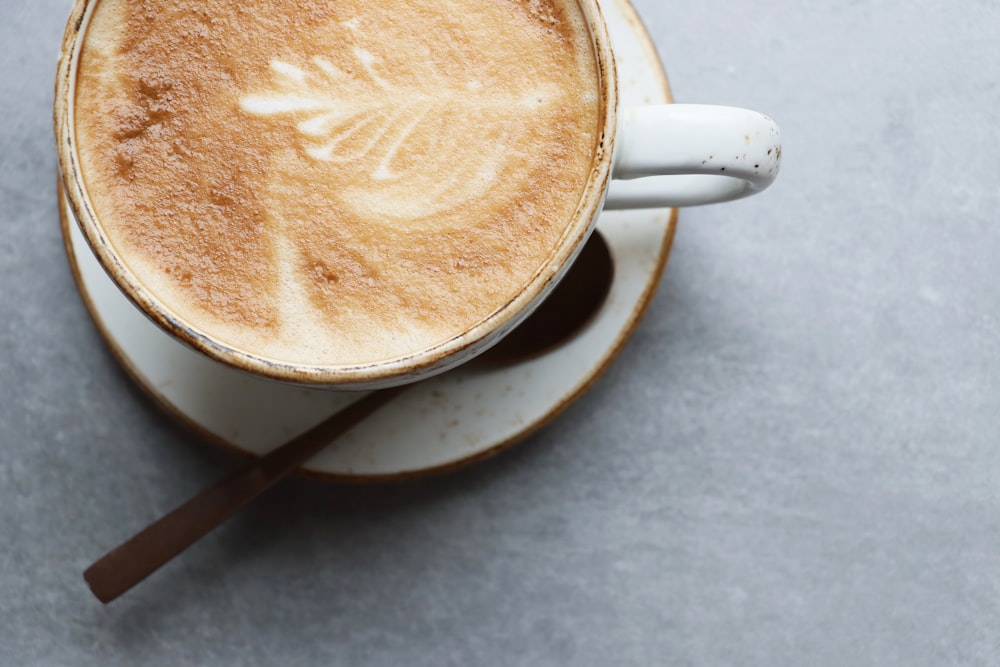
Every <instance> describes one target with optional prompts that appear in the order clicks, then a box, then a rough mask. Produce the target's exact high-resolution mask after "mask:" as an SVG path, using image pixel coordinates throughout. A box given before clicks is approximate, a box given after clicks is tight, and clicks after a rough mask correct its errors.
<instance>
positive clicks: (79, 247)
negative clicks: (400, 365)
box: [59, 0, 677, 480]
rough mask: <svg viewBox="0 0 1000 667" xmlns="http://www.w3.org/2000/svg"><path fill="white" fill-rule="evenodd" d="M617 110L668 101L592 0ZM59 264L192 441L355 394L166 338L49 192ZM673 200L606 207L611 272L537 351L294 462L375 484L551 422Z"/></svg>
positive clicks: (426, 393) (438, 380)
mask: <svg viewBox="0 0 1000 667" xmlns="http://www.w3.org/2000/svg"><path fill="white" fill-rule="evenodd" d="M601 7H602V9H603V11H604V15H605V19H606V20H607V23H608V27H609V29H610V31H611V35H612V40H613V41H614V46H615V54H616V59H617V65H618V71H619V87H620V90H619V92H620V95H621V99H622V103H623V105H625V106H630V105H639V104H657V103H664V102H670V101H671V98H670V90H669V87H668V83H667V79H666V74H665V73H664V71H663V67H662V65H661V63H660V59H659V57H658V56H657V53H656V50H655V47H654V46H653V43H652V41H651V40H650V38H649V35H648V33H647V32H646V29H645V27H644V26H643V24H642V22H641V20H640V19H639V17H638V15H637V14H636V12H635V10H634V9H633V8H632V6H631V5H630V4H629V3H628V2H627V0H602V2H601ZM59 199H60V217H61V220H62V230H63V237H64V239H65V243H66V251H67V255H68V258H69V263H70V265H71V268H72V269H73V273H74V277H75V278H76V282H77V284H78V286H79V288H80V293H81V295H82V296H83V300H84V302H85V303H86V306H87V308H88V309H89V311H90V313H91V315H92V317H93V319H94V322H95V323H96V325H97V327H98V329H99V330H100V332H101V334H102V336H103V337H104V338H105V340H106V341H107V344H108V345H109V347H110V348H111V350H112V352H113V353H114V355H115V356H116V357H117V358H118V360H119V361H120V362H121V364H122V365H123V366H124V368H125V369H126V371H127V372H128V373H129V375H130V376H131V377H132V378H133V379H134V380H135V381H136V382H137V383H138V384H139V385H140V386H141V387H142V388H143V389H144V390H145V391H146V392H147V393H148V394H149V395H150V396H151V397H152V398H153V399H154V400H155V401H156V402H157V403H158V404H159V405H160V406H162V407H163V409H165V410H166V411H167V412H169V413H170V414H172V415H173V416H174V417H176V418H177V419H179V420H180V421H181V422H183V423H184V424H186V425H187V426H189V427H190V428H192V429H193V430H194V431H196V432H197V433H199V434H200V435H202V436H203V437H204V438H205V439H206V440H208V441H210V442H214V443H218V444H221V445H223V446H226V447H229V448H231V449H233V450H236V451H239V452H242V453H244V454H248V455H259V454H262V453H264V452H267V451H269V450H271V449H274V448H275V447H277V446H278V445H280V444H282V443H284V442H286V441H288V440H289V439H291V438H292V437H294V436H296V435H298V434H299V433H301V432H303V431H305V430H307V429H308V428H310V427H312V426H313V425H315V424H316V423H318V422H320V421H322V420H323V419H325V418H326V417H328V416H329V415H330V414H332V413H333V412H335V411H337V410H340V409H342V408H343V407H345V406H346V405H348V404H350V403H351V402H353V401H355V400H357V399H358V398H359V397H360V396H361V395H362V394H360V393H358V392H336V391H329V390H321V389H306V388H302V387H295V386H290V385H283V384H278V383H275V382H272V381H269V380H264V379H260V378H256V377H253V376H249V375H247V374H245V373H243V372H240V371H237V370H234V369H231V368H229V367H226V366H223V365H222V364H219V363H218V362H215V361H213V360H211V359H208V358H207V357H205V356H203V355H201V354H199V353H197V352H195V351H193V350H192V349H190V348H188V347H186V346H184V345H183V344H181V343H179V342H177V341H176V340H174V339H173V338H171V337H170V336H169V335H167V334H166V333H165V332H163V331H162V330H161V329H160V328H159V327H157V326H156V325H155V324H153V323H152V322H151V321H150V320H148V319H146V317H145V316H144V315H142V313H140V312H139V311H138V310H137V309H136V308H135V307H134V306H133V305H132V304H131V302H129V301H128V299H126V297H125V296H124V295H123V294H122V293H121V292H120V291H119V290H118V288H117V287H116V286H115V285H114V283H113V282H112V281H111V279H110V278H109V277H108V276H107V275H106V274H105V272H104V270H103V269H102V268H101V266H100V264H99V263H98V261H97V259H96V257H95V256H94V255H93V253H92V252H91V250H90V248H89V246H88V245H87V243H86V241H85V239H84V238H83V235H82V233H81V232H80V229H79V226H78V225H77V224H76V221H75V219H74V218H73V215H72V212H71V211H70V210H69V207H68V204H67V202H66V200H65V197H63V196H62V194H61V192H60V196H59ZM676 224H677V211H676V209H654V210H636V211H607V212H604V213H602V214H601V217H600V219H599V220H598V229H600V231H601V233H602V234H603V235H604V237H605V238H606V240H607V241H608V245H609V246H610V248H611V253H612V255H613V257H614V261H615V280H614V284H613V285H612V287H611V292H610V295H609V297H608V301H607V303H606V304H605V306H604V308H603V309H602V311H601V312H600V313H599V314H598V316H597V317H596V319H595V320H594V321H593V322H592V323H591V324H590V325H589V326H588V327H587V328H586V329H585V330H584V331H583V332H581V333H580V334H579V335H578V336H577V337H576V338H574V339H573V340H571V341H570V342H569V343H567V344H566V345H564V346H562V347H560V348H558V349H557V350H554V351H552V352H550V353H549V354H547V355H545V356H543V357H540V358H538V359H534V360H532V361H528V362H523V363H520V364H517V365H514V366H510V367H506V368H501V369H490V370H482V369H479V370H472V369H461V368H460V369H458V370H455V371H451V372H449V373H445V374H444V375H440V376H438V377H435V378H432V379H430V380H426V381H424V382H421V383H419V384H417V385H414V386H413V387H411V388H409V389H408V390H407V391H405V392H403V393H402V394H401V395H400V396H399V397H397V398H396V399H395V400H394V401H393V402H391V403H390V404H388V405H386V406H384V407H382V408H381V409H380V410H379V411H378V412H377V413H376V414H375V415H373V416H372V417H370V418H368V419H367V420H366V421H365V422H363V423H361V424H360V425H358V426H357V427H355V428H354V429H353V430H351V431H350V432H349V433H347V434H345V435H344V436H343V437H341V438H339V439H338V441H337V442H336V444H335V445H333V446H330V447H328V448H327V449H326V450H324V451H323V452H321V453H320V454H318V455H317V456H316V457H314V458H313V459H312V460H311V461H309V463H308V464H307V465H306V466H305V467H304V468H305V471H306V472H308V473H309V474H315V475H319V476H326V477H331V478H338V479H351V480H377V479H386V478H399V477H408V476H414V475H418V474H427V473H432V472H440V471H444V470H449V469H452V468H455V467H458V466H460V465H464V464H468V463H471V462H473V461H476V460H479V459H482V458H485V457H487V456H491V455H493V454H495V453H497V452H499V451H501V450H502V449H504V448H506V447H507V446H509V445H511V444H513V443H515V442H517V441H519V440H521V439H523V438H525V437H526V436H528V435H529V434H530V433H532V432H533V431H535V430H536V429H538V428H540V427H541V426H543V425H545V424H547V423H548V422H550V421H551V420H553V419H555V418H556V416H558V415H559V414H560V413H561V412H562V411H563V410H565V409H566V408H567V407H568V406H569V405H570V404H571V403H572V402H573V401H574V400H576V398H578V397H579V396H580V395H581V394H583V392H584V391H586V390H587V388H588V387H590V385H591V384H592V383H593V382H594V381H595V380H596V379H597V377H598V376H599V375H600V374H601V373H602V371H603V370H604V369H605V368H607V367H608V365H609V364H610V363H611V362H612V360H613V359H614V357H615V356H616V355H617V353H618V352H619V351H620V350H621V348H622V347H623V346H624V345H625V343H626V341H627V340H628V339H629V337H630V336H631V334H632V332H633V331H634V329H635V327H636V326H637V325H638V323H639V320H640V319H641V317H642V315H643V313H644V312H645V309H646V307H647V306H648V305H649V301H650V299H651V298H652V295H653V292H654V290H655V289H656V287H657V285H658V284H659V282H660V278H661V275H662V273H663V269H664V266H665V265H666V262H667V257H668V255H669V254H670V246H671V242H672V240H673V235H674V230H675V229H676Z"/></svg>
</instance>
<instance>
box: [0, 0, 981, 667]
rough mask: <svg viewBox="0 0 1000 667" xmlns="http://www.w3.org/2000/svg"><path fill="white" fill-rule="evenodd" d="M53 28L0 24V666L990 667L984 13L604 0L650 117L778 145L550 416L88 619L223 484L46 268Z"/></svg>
mask: <svg viewBox="0 0 1000 667" xmlns="http://www.w3.org/2000/svg"><path fill="white" fill-rule="evenodd" d="M70 4H71V3H70V2H69V0H36V1H33V2H23V1H21V0H0V44H2V45H3V46H2V48H0V77H2V85H0V204H2V206H0V211H2V213H0V215H2V217H3V223H4V224H3V234H2V235H0V287H2V288H0V425H2V431H0V434H2V435H0V665H2V666H6V665H17V666H29V665H45V666H53V665H100V666H112V665H123V666H124V665H129V666H131V665H163V666H170V667H177V666H180V665H241V666H253V665H282V666H284V667H292V666H298V665H302V666H306V665H309V666H311V665H392V666H397V665H408V666H410V667H417V666H420V665H433V666H440V665H462V666H465V665H502V666H506V665H581V666H582V665H594V666H605V665H692V666H694V665H697V666H699V667H714V666H722V665H734V666H735V665H738V666H754V665H760V666H767V667H773V666H776V665H789V666H800V665H811V666H829V667H841V666H843V665H854V666H856V665H872V666H876V665H877V666H880V667H885V666H888V665H905V666H907V667H916V666H919V665H928V666H930V665H934V666H938V665H995V664H997V663H998V661H1000V493H998V489H1000V436H998V431H1000V331H998V327H1000V294H998V288H997V265H998V260H1000V229H998V222H1000V220H998V211H1000V187H998V185H1000V123H998V122H997V121H996V115H997V109H998V108H1000V41H998V40H997V35H1000V5H997V3H995V2H987V1H983V0H979V1H970V2H964V3H945V2H929V1H926V0H923V1H922V0H917V1H913V0H910V1H907V2H903V1H901V0H886V1H885V2H872V1H870V0H858V1H853V2H849V3H837V4H829V3H826V4H824V3H806V4H803V3H801V2H792V1H791V0H767V1H763V0H760V1H751V0H746V1H743V2H734V3H728V4H725V5H723V4H719V3H715V4H710V3H696V2H680V1H678V0H635V4H636V6H637V8H638V10H639V12H640V13H641V15H642V16H643V18H644V20H645V21H646V23H647V24H648V27H649V29H650V31H651V33H652V35H653V37H654V39H655V41H656V44H657V46H658V48H659V50H660V53H661V55H662V58H663V60H664V62H665V64H666V68H667V71H668V74H669V76H670V79H671V83H672V86H673V90H674V95H675V98H676V99H677V101H681V102H706V103H718V104H730V105H736V106H747V107H751V108H755V109H759V110H761V111H765V112H767V113H769V114H770V115H772V116H773V117H774V118H775V119H776V120H777V121H778V122H779V123H780V124H781V126H782V130H783V137H784V165H783V172H782V174H781V176H780V177H779V180H778V183H777V184H776V185H775V186H774V187H773V189H772V190H770V191H768V192H767V193H765V194H763V195H761V196H759V197H755V198H752V199H749V200H744V201H740V202H735V203H731V204H726V205H720V206H714V207H705V208H699V209H692V210H686V211H682V213H681V216H680V223H679V228H678V231H677V236H676V241H675V244H674V250H673V254H672V257H671V259H670V262H669V264H668V267H667V270H666V273H665V275H664V277H663V280H662V283H661V285H660V288H659V290H658V292H657V294H656V297H655V299H654V301H653V303H652V305H651V307H650V309H649V311H648V314H647V315H646V317H645V319H644V320H643V322H642V324H641V326H640V327H639V329H638V330H637V331H636V333H635V335H634V337H633V338H632V340H631V341H630V343H629V344H628V345H627V347H626V348H625V350H624V351H623V353H622V354H621V356H620V357H619V358H618V359H617V361H616V362H615V363H614V364H613V365H612V366H611V367H610V368H609V369H608V371H607V373H606V374H605V375H604V376H603V377H602V379H601V380H600V381H599V382H598V383H597V384H596V385H595V386H594V387H593V388H592V389H591V390H590V391H589V392H588V393H587V394H586V395H585V396H584V397H583V398H582V399H581V400H580V401H579V402H578V403H576V404H575V405H574V406H573V407H571V408H570V409H569V410H568V411H567V412H566V413H565V414H564V415H563V416H562V417H561V418H560V419H558V420H557V421H556V422H555V423H553V424H551V425H550V426H548V427H547V428H545V429H544V430H542V431H541V432H539V433H537V434H536V435H534V436H532V437H531V438H530V439H528V440H527V441H526V442H524V443H522V444H521V445H519V446H517V447H516V448H513V449H511V450H510V451H508V452H506V453H504V454H503V455H501V456H499V457H497V458H494V459H491V460H489V461H487V462H484V463H481V464H478V465H476V466H474V467H472V468H468V469H466V470H463V471H460V472H457V473H454V474H450V475H447V476H443V477H436V478H431V479H426V480H422V481H416V482H407V483H397V484H385V485H377V486H344V485H333V484H330V483H326V482H320V481H315V480H307V479H292V480H288V481H286V482H285V483H283V484H281V485H280V486H279V487H278V488H276V489H274V490H273V492H272V493H270V494H269V495H268V496H267V497H265V498H262V499H261V500H260V501H259V502H257V503H255V504H254V505H252V506H251V507H250V508H249V509H247V510H246V511H244V512H243V513H242V514H241V515H239V516H238V517H237V518H235V519H234V520H233V521H231V522H229V523H228V524H226V525H225V526H223V527H222V528H221V529H219V530H217V531H216V532H215V533H213V534H212V535H210V536H209V537H208V538H207V539H205V540H204V541H203V542H201V543H199V544H198V545H196V546H195V547H194V548H193V549H191V550H190V551H188V552H187V553H186V554H184V555H183V556H182V557H181V558H179V559H178V560H177V561H175V562H174V563H171V564H170V565H169V566H168V567H167V568H165V569H164V570H162V571H161V572H159V573H157V574H156V575H154V576H153V577H152V578H151V579H149V580H148V581H146V582H144V583H143V584H142V585H141V586H140V587H138V588H137V589H135V590H134V591H132V592H131V593H129V594H128V595H126V596H125V597H123V598H121V599H120V600H118V601H116V602H115V603H113V604H111V605H109V606H103V605H101V604H100V603H99V602H97V601H96V600H95V599H94V598H93V597H92V596H91V594H90V593H89V591H88V590H87V587H86V585H85V584H84V582H83V580H82V578H81V572H82V571H83V569H84V568H85V567H86V566H87V565H89V564H90V562H92V561H93V560H94V559H96V558H97V557H99V556H100V555H102V554H103V553H104V552H105V551H106V550H107V549H109V548H111V547H112V546H114V545H115V544H117V543H118V542H119V541H121V540H122V539H124V538H125V537H127V536H128V535H129V534H131V533H132V532H133V531H135V530H136V529H138V528H140V527H141V526H143V525H145V524H146V523H148V522H149V521H150V520H152V519H154V518H155V517H157V516H158V515H160V514H161V513H163V512H164V511H166V510H168V509H170V508H171V507H173V506H174V505H176V504H177V503H179V502H180V501H182V500H184V499H185V498H187V497H188V496H189V495H190V494H192V493H194V492H195V491H197V490H199V489H200V488H202V487H203V486H205V485H206V484H208V483H210V482H211V481H213V480H215V479H217V478H219V477H220V476H222V475H224V474H226V473H227V472H228V471H230V470H232V469H234V467H235V466H236V465H237V464H238V463H239V461H238V459H237V458H236V457H234V456H232V455H229V454H225V453H221V452H219V451H216V450H214V449H212V448H209V447H206V446H205V445H204V444H202V443H200V442H199V441H198V440H197V438H195V437H194V436H192V435H191V434H190V433H189V432H187V431H186V430H185V429H184V428H182V427H180V426H178V425H176V424H175V423H174V422H173V421H172V420H171V418H169V417H168V416H166V415H165V414H163V413H162V412H161V411H160V410H159V409H158V408H157V407H156V406H155V405H154V404H153V403H152V402H150V401H149V400H147V399H146V397H145V396H144V395H143V394H142V393H141V392H140V391H139V390H137V389H136V388H135V387H134V386H133V385H132V384H131V382H130V381H129V380H128V379H127V378H126V376H125V375H124V374H123V372H122V371H121V370H120V368H119V367H118V365H117V364H116V362H115V361H114V359H113V358H112V357H111V355H110V354H109V352H108V351H107V349H106V347H105V346H104V344H103V342H102V340H101V339H100V337H99V335H98V334H97V332H96V330H95V328H94V326H93V325H92V323H91V321H90V319H89V317H88V314H87V312H86V310H85V308H84V306H83V304H82V302H81V300H80V297H79V294H78V292H77V289H76V286H75V284H74V282H73V279H72V277H71V274H70V271H69V268H68V267H67V263H66V260H65V256H64V252H63V245H62V240H61V237H60V232H59V224H58V217H57V208H56V197H55V193H54V183H55V179H56V171H55V151H54V148H53V140H52V131H51V125H50V118H51V111H50V110H51V101H52V99H51V98H52V93H51V90H52V82H53V78H54V64H55V57H56V53H57V50H58V46H59V41H60V37H61V34H62V30H63V25H64V21H65V18H66V16H67V14H68V12H69V8H70Z"/></svg>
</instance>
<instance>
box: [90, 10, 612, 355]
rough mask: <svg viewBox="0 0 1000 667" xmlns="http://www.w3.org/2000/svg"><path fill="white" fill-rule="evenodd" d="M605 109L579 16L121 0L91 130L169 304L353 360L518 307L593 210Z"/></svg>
mask: <svg viewBox="0 0 1000 667" xmlns="http://www.w3.org/2000/svg"><path fill="white" fill-rule="evenodd" d="M599 106H600V105H599V91H598V77H597V75H596V64H595V58H594V55H593V52H592V48H591V45H590V38H589V33H588V31H587V27H586V23H585V21H584V19H583V17H582V15H581V12H580V10H579V8H578V7H577V6H576V4H575V3H574V2H572V0H570V1H565V0H426V1H424V2H418V1H414V0H407V1H403V0H381V1H380V2H372V1H371V0H327V1H314V2H310V1H306V0H294V1H292V0H288V1H281V0H272V1H269V2H261V3H247V2H245V1H244V0H239V1H230V0H197V1H190V2H182V1H178V0H173V1H169V0H101V1H100V2H99V3H98V5H97V7H96V9H95V13H94V15H93V17H92V19H91V23H90V27H89V29H88V31H87V34H86V38H85V42H84V45H83V49H82V52H81V57H80V64H79V70H78V76H77V90H76V98H75V127H76V132H77V146H78V152H79V155H80V159H81V168H82V170H83V178H84V182H85V184H86V188H87V191H88V194H89V196H90V199H91V201H92V203H93V206H94V208H95V210H96V212H97V215H98V218H99V219H100V222H101V225H102V226H103V227H104V229H105V230H106V232H107V234H108V236H109V238H110V239H111V241H112V243H113V245H114V246H115V248H116V251H117V252H118V253H119V254H120V255H121V257H122V258H123V259H124V261H125V263H126V264H127V265H128V266H129V268H130V270H131V271H132V272H133V273H134V275H135V276H136V277H137V278H138V280H139V281H141V282H142V283H143V284H144V285H145V286H146V287H147V288H148V289H149V290H150V291H152V292H153V293H154V294H156V295H157V297H158V298H159V299H160V300H161V301H162V302H163V303H164V304H165V305H166V306H167V307H168V308H170V309H171V310H173V311H174V312H175V313H176V314H177V315H179V316H180V317H181V318H182V319H184V320H186V321H187V322H189V323H190V324H192V325H193V326H195V327H196V328H198V329H200V330H201V331H203V332H205V333H208V334H209V335H211V336H214V337H216V338H218V339H220V340H222V341H223V342H225V343H228V344H229V345H232V346H235V347H238V348H241V349H243V350H245V351H248V352H251V353H253V354H256V355H259V356H263V357H267V358H272V359H276V360H281V361H286V362H292V363H309V364H318V365H338V364H357V363H365V362H369V361H378V360H385V359H391V358H397V357H401V356H405V355H407V354H411V353H413V352H416V351H419V350H422V349H425V348H427V347H429V346H432V345H435V344H437V343H441V342H444V341H446V340H448V339H449V338H451V337H453V336H455V335H456V334H459V333H461V332H462V331H465V330H467V329H469V328H470V327H472V326H474V325H475V324H476V323H477V322H479V321H481V320H482V319H484V318H486V317H487V316H489V315H490V314H491V313H493V312H495V311H496V310H497V309H498V308H500V307H502V306H503V305H504V304H505V303H507V302H509V301H510V300H511V299H513V298H514V297H515V296H516V295H517V294H518V293H519V292H520V291H521V289H522V288H523V287H524V285H525V284H527V283H528V282H529V281H530V280H531V278H532V277H533V276H534V275H535V273H536V272H537V271H538V269H539V267H540V266H541V265H542V264H543V263H544V262H545V260H546V258H548V257H549V256H550V255H551V253H552V252H553V250H554V248H555V247H556V246H557V244H558V242H559V239H560V238H561V237H562V235H563V234H564V232H565V231H566V228H567V226H568V225H569V224H570V222H571V221H572V219H573V217H574V212H575V210H576V208H577V205H578V203H579V200H580V196H581V194H582V191H583V188H584V186H585V184H586V181H587V178H588V176H589V173H590V170H591V165H592V163H593V160H594V156H595V150H596V146H597V141H598V137H597V132H598V130H597V128H598V113H599Z"/></svg>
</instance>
